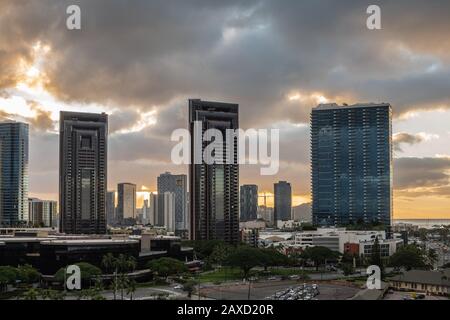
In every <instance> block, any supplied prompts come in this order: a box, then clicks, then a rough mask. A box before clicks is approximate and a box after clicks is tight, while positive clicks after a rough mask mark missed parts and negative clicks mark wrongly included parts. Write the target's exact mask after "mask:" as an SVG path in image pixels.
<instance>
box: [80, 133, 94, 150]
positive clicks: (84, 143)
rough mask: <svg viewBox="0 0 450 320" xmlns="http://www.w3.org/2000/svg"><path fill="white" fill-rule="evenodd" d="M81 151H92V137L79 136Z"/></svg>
mask: <svg viewBox="0 0 450 320" xmlns="http://www.w3.org/2000/svg"><path fill="white" fill-rule="evenodd" d="M80 146H81V149H92V137H91V136H81V145H80Z"/></svg>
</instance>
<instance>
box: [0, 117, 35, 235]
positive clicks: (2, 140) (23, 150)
mask: <svg viewBox="0 0 450 320" xmlns="http://www.w3.org/2000/svg"><path fill="white" fill-rule="evenodd" d="M28 131H29V129H28V124H26V123H21V122H13V121H11V122H1V123H0V226H6V227H8V226H18V225H23V224H27V223H28V221H29V217H28V159H29V158H28V157H29V156H28V143H29V142H28V137H29V132H28Z"/></svg>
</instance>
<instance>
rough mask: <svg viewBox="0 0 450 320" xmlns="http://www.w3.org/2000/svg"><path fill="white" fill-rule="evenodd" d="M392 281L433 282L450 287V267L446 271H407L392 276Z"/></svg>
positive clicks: (433, 283)
mask: <svg viewBox="0 0 450 320" xmlns="http://www.w3.org/2000/svg"><path fill="white" fill-rule="evenodd" d="M391 281H401V282H410V283H420V284H432V285H439V286H447V287H450V269H445V270H444V271H426V270H411V271H406V272H404V273H403V274H401V275H398V276H395V277H392V278H391Z"/></svg>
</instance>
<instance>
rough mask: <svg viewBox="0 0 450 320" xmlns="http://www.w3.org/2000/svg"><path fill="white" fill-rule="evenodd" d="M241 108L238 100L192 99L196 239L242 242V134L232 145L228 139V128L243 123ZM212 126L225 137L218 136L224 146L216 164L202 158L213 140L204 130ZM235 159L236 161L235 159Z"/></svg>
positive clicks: (191, 175) (193, 230)
mask: <svg viewBox="0 0 450 320" xmlns="http://www.w3.org/2000/svg"><path fill="white" fill-rule="evenodd" d="M238 109H239V106H238V105H237V104H229V103H221V102H209V101H201V100H189V128H190V132H191V148H192V149H191V164H190V167H189V186H190V188H189V192H190V216H191V219H190V225H191V228H190V237H191V239H192V240H213V239H218V240H223V241H225V242H228V243H238V242H239V164H238V159H237V150H238V138H237V137H236V136H235V137H234V138H233V139H231V140H232V141H231V143H230V144H229V145H228V146H227V145H226V142H225V141H226V139H225V137H226V136H227V134H226V130H227V129H229V130H237V129H238V127H239V115H238ZM208 129H215V130H216V132H220V133H221V134H222V137H223V139H222V140H223V141H222V143H220V142H218V141H215V140H214V143H215V144H216V147H218V148H217V150H220V151H218V153H216V154H215V159H216V160H217V159H219V160H220V161H215V162H214V163H212V164H208V163H207V162H206V161H205V159H199V156H200V157H201V156H202V155H203V151H204V150H205V148H206V147H207V146H208V145H209V144H210V143H207V142H204V141H203V139H202V136H203V133H204V132H205V131H206V130H208ZM231 147H233V149H231ZM228 148H230V149H228ZM226 154H228V155H229V157H227V155H226ZM226 159H229V161H226ZM232 159H234V161H231V160H232Z"/></svg>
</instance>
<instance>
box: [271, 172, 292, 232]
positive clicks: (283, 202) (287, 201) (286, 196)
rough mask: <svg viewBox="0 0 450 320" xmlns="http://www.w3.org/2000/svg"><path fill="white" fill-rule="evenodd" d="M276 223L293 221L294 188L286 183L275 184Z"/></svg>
mask: <svg viewBox="0 0 450 320" xmlns="http://www.w3.org/2000/svg"><path fill="white" fill-rule="evenodd" d="M274 194H275V199H274V222H275V224H276V222H277V221H289V220H291V219H292V187H291V184H290V183H288V182H286V181H280V182H278V183H275V184H274Z"/></svg>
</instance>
